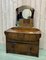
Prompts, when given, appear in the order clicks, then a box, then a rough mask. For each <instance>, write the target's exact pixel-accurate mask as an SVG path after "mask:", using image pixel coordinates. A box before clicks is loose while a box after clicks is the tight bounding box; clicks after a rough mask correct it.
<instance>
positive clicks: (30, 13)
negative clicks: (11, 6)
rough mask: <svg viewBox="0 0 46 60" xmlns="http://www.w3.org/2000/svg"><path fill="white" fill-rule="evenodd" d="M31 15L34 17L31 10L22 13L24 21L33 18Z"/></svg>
mask: <svg viewBox="0 0 46 60" xmlns="http://www.w3.org/2000/svg"><path fill="white" fill-rule="evenodd" d="M31 15H32V12H31V10H30V9H24V10H23V11H22V16H23V18H24V19H28V18H29V17H31Z"/></svg>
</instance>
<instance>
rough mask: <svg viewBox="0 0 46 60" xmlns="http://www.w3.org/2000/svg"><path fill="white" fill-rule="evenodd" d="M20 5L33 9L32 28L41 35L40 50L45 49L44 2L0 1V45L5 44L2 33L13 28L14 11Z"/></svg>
mask: <svg viewBox="0 0 46 60" xmlns="http://www.w3.org/2000/svg"><path fill="white" fill-rule="evenodd" d="M21 5H29V6H31V7H33V8H34V9H35V15H34V26H35V27H37V28H39V29H40V30H41V33H42V37H41V39H40V48H44V49H46V0H0V43H5V35H4V31H5V30H7V29H8V28H10V27H12V26H15V24H16V23H15V22H16V12H15V9H16V8H17V7H19V6H21Z"/></svg>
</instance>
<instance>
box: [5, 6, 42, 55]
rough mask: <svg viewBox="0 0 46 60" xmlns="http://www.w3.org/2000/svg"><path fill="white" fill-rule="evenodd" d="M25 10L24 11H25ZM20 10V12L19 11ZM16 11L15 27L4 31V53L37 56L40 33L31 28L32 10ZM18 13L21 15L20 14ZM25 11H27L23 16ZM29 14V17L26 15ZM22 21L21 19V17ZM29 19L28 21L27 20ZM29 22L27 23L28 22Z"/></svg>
mask: <svg viewBox="0 0 46 60" xmlns="http://www.w3.org/2000/svg"><path fill="white" fill-rule="evenodd" d="M25 8H26V9H27V10H26V9H25ZM21 9H22V10H21ZM24 9H25V10H24ZM16 11H17V22H16V23H17V24H16V25H17V26H16V27H12V28H9V29H8V30H6V31H5V35H6V52H7V53H16V54H24V55H32V56H39V39H40V37H41V31H40V30H39V29H37V28H34V27H33V15H32V14H33V13H34V10H33V9H31V11H30V10H29V7H28V8H27V7H25V6H22V7H19V8H17V9H16ZM20 11H21V12H22V11H23V12H22V13H23V14H20V15H19V13H20ZM25 11H27V12H28V11H29V12H30V14H29V12H28V13H27V14H25ZM28 14H29V15H28ZM21 15H22V16H23V17H24V19H23V17H22V16H21ZM29 18H30V19H29ZM28 20H29V21H28Z"/></svg>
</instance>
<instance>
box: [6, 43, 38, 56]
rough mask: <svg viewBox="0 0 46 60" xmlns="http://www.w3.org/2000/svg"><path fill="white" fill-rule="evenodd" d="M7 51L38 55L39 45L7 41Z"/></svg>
mask: <svg viewBox="0 0 46 60" xmlns="http://www.w3.org/2000/svg"><path fill="white" fill-rule="evenodd" d="M6 48H7V49H6V50H7V52H11V53H17V54H26V55H34V56H38V51H39V46H38V45H37V46H36V45H31V44H20V43H7V46H6Z"/></svg>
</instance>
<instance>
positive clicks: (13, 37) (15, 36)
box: [6, 33, 17, 39]
mask: <svg viewBox="0 0 46 60" xmlns="http://www.w3.org/2000/svg"><path fill="white" fill-rule="evenodd" d="M6 38H7V39H17V34H15V33H8V34H7V35H6Z"/></svg>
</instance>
